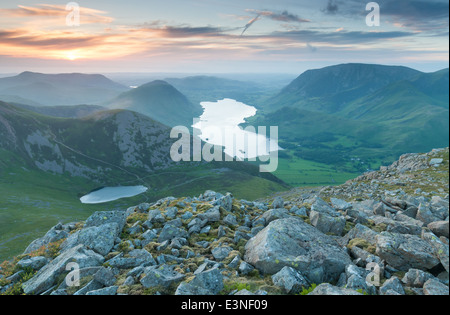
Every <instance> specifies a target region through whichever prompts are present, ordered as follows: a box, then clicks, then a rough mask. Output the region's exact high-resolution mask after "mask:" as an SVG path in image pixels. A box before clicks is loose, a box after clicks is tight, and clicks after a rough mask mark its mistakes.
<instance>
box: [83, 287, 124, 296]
mask: <svg viewBox="0 0 450 315" xmlns="http://www.w3.org/2000/svg"><path fill="white" fill-rule="evenodd" d="M118 289H119V287H117V286H113V287H108V288H103V289H99V290H94V291H90V292H88V293H86V295H108V296H110V295H116V294H117V290H118Z"/></svg>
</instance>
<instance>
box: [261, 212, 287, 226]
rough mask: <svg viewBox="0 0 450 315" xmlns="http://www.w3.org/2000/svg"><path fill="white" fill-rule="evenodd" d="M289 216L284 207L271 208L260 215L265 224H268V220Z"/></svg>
mask: <svg viewBox="0 0 450 315" xmlns="http://www.w3.org/2000/svg"><path fill="white" fill-rule="evenodd" d="M288 217H290V215H289V211H287V210H286V209H284V208H283V209H281V208H280V209H272V210H269V211H266V212H264V214H263V215H262V216H261V218H262V219H264V222H265V225H268V224H269V223H270V222H272V221H275V220H279V219H284V218H288Z"/></svg>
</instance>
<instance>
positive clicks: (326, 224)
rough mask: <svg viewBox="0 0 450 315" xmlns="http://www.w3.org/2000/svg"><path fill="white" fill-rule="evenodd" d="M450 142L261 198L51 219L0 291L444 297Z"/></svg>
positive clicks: (1, 273)
mask: <svg viewBox="0 0 450 315" xmlns="http://www.w3.org/2000/svg"><path fill="white" fill-rule="evenodd" d="M448 176H449V150H448V149H440V150H433V151H432V152H430V153H427V154H408V155H404V156H402V157H401V158H400V160H399V161H397V162H395V163H394V164H393V165H391V166H389V167H382V168H381V169H380V170H379V171H376V172H371V173H367V174H364V175H363V176H361V177H359V178H357V179H355V180H352V181H350V182H347V183H346V184H344V185H342V186H338V187H321V188H315V189H305V188H299V189H294V190H292V191H290V192H287V193H283V194H280V195H279V196H274V197H271V198H268V199H267V200H258V201H246V200H237V199H235V198H233V196H232V195H231V194H226V195H223V194H220V193H216V192H213V191H207V192H205V193H204V194H202V195H200V196H198V197H190V198H172V197H169V198H165V199H162V200H159V201H158V202H155V203H150V204H147V203H146V204H141V205H138V206H135V207H131V208H129V209H127V210H123V211H110V212H98V213H95V214H93V215H92V216H91V217H89V218H88V219H87V220H86V222H78V223H69V224H59V225H57V226H55V227H54V228H52V229H51V230H50V231H49V232H48V233H47V234H46V235H45V236H43V237H42V238H41V239H39V240H36V241H34V242H33V243H32V244H31V245H30V246H29V247H28V248H27V250H26V251H25V253H24V254H23V255H21V256H19V257H16V258H15V259H14V260H12V261H7V262H4V263H3V264H2V265H1V269H0V292H1V294H36V295H159V294H168V295H170V294H175V295H219V294H225V295H276V294H296V295H448V294H449V287H448V285H449V241H448V238H449V195H448V193H449V182H448V180H449V179H448Z"/></svg>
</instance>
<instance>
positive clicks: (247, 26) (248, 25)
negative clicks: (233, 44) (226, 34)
mask: <svg viewBox="0 0 450 315" xmlns="http://www.w3.org/2000/svg"><path fill="white" fill-rule="evenodd" d="M260 16H261V14H258V15H257V16H256V17H255V18H253V19H251V20H250V21H249V22H248V23H247V24H246V25H245V26H244V30H243V31H242V34H241V36H244V33H245V32H246V31H247V30H248V29H249V28H250V27H251V26H252V25H253V24H254V23H255V22H256V21H258V20H259V18H260Z"/></svg>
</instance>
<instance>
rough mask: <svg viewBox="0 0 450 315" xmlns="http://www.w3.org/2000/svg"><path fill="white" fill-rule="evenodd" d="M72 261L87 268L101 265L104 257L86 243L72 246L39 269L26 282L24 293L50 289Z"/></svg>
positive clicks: (35, 292) (37, 292) (38, 292)
mask: <svg viewBox="0 0 450 315" xmlns="http://www.w3.org/2000/svg"><path fill="white" fill-rule="evenodd" d="M70 262H75V263H77V264H78V265H79V267H80V268H86V267H94V266H99V265H101V264H102V263H103V262H104V258H103V257H102V256H100V255H98V254H96V253H95V252H93V251H91V250H88V249H86V247H85V246H84V245H79V246H76V247H74V248H71V249H69V250H67V251H65V252H64V253H62V254H61V255H59V256H58V257H57V258H55V259H54V260H53V261H52V262H50V263H49V264H48V265H46V266H45V267H44V268H42V269H41V270H40V271H38V273H37V274H36V275H35V276H34V277H33V278H32V279H30V280H29V281H27V282H26V283H24V284H23V290H24V293H25V294H40V293H42V292H44V291H46V290H48V289H50V288H51V287H52V286H53V285H54V284H55V281H56V280H57V278H58V277H59V276H60V275H61V274H62V273H63V272H65V270H66V266H67V264H68V263H70Z"/></svg>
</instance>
